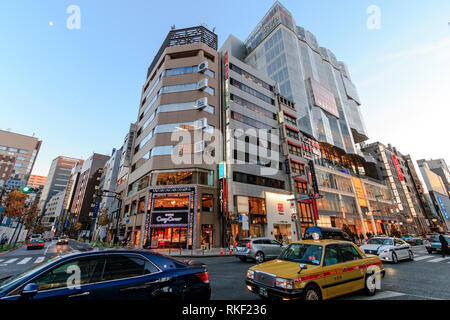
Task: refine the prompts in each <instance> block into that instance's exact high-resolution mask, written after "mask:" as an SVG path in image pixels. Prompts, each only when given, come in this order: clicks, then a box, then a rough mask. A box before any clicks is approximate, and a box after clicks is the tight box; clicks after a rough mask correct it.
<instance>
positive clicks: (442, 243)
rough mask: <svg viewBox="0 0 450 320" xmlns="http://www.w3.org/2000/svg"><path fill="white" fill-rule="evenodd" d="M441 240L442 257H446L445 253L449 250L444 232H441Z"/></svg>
mask: <svg viewBox="0 0 450 320" xmlns="http://www.w3.org/2000/svg"><path fill="white" fill-rule="evenodd" d="M439 241H440V242H441V252H442V257H443V258H445V255H446V253H447V250H448V243H447V240H446V239H445V237H444V233H443V232H441V233H440V234H439Z"/></svg>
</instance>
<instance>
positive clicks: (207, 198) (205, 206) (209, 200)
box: [202, 194, 214, 212]
mask: <svg viewBox="0 0 450 320" xmlns="http://www.w3.org/2000/svg"><path fill="white" fill-rule="evenodd" d="M202 211H205V212H213V211H214V196H213V195H212V194H203V195H202Z"/></svg>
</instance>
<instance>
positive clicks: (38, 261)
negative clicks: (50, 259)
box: [34, 257, 45, 263]
mask: <svg viewBox="0 0 450 320" xmlns="http://www.w3.org/2000/svg"><path fill="white" fill-rule="evenodd" d="M44 259H45V257H39V258H37V259H36V261H35V262H34V263H41V262H42V261H44Z"/></svg>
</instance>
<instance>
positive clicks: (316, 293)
mask: <svg viewBox="0 0 450 320" xmlns="http://www.w3.org/2000/svg"><path fill="white" fill-rule="evenodd" d="M303 298H304V299H305V300H322V292H320V289H319V288H318V287H317V286H315V285H309V286H307V287H306V289H305V293H304V296H303Z"/></svg>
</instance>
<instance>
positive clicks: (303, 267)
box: [300, 263, 308, 270]
mask: <svg viewBox="0 0 450 320" xmlns="http://www.w3.org/2000/svg"><path fill="white" fill-rule="evenodd" d="M303 269H308V266H307V265H306V264H304V263H300V270H303Z"/></svg>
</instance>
